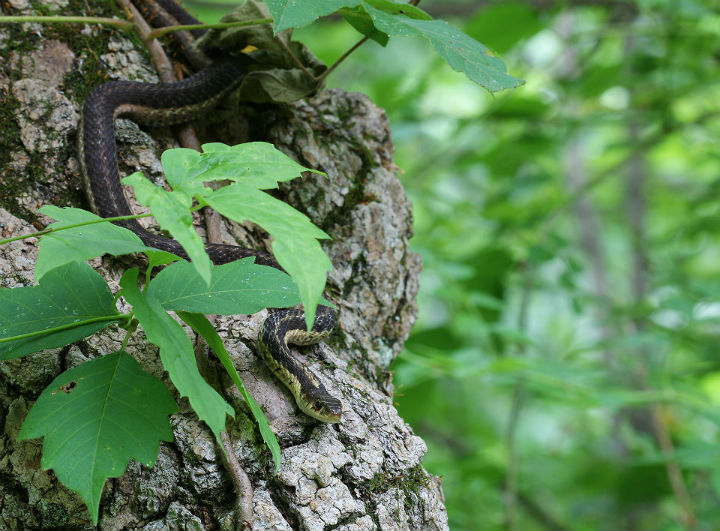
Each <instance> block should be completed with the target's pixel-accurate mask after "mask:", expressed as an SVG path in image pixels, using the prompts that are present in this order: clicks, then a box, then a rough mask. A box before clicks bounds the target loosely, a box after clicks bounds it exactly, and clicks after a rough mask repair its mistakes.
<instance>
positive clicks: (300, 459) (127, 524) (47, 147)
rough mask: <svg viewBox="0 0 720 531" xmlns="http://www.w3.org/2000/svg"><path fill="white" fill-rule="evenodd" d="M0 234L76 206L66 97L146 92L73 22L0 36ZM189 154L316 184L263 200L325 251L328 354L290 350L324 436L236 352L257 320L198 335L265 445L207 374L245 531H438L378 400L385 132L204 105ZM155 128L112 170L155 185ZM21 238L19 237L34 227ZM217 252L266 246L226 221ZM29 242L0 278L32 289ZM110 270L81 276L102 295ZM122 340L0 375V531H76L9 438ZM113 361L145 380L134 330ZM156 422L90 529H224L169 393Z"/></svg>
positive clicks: (315, 115)
mask: <svg viewBox="0 0 720 531" xmlns="http://www.w3.org/2000/svg"><path fill="white" fill-rule="evenodd" d="M40 5H41V6H42V8H43V11H42V12H43V14H48V13H53V14H63V15H69V14H77V15H102V16H112V15H118V13H117V12H116V10H115V8H114V6H113V5H112V4H106V3H101V2H95V3H91V6H90V11H88V7H87V4H86V3H85V2H84V1H79V0H47V1H45V2H33V3H32V4H30V3H29V2H27V1H25V0H13V1H11V2H10V3H9V4H5V7H3V8H0V9H1V10H2V12H3V13H4V14H31V13H34V14H37V12H33V9H37V8H38V7H40ZM0 65H1V66H2V69H1V70H0V107H2V109H1V111H2V112H1V113H0V146H1V147H0V228H2V237H7V236H8V235H15V234H19V233H23V232H25V233H27V232H32V231H34V230H36V227H39V226H42V225H45V224H46V223H47V222H48V220H47V219H43V218H42V216H39V215H38V214H36V210H37V208H38V207H40V206H42V205H44V204H55V205H58V206H76V207H81V208H88V205H87V202H86V200H85V198H84V192H83V190H82V179H81V177H80V174H79V166H78V163H77V159H76V153H75V128H76V125H77V120H78V117H79V115H78V112H79V109H80V104H81V102H82V99H83V98H84V97H85V95H86V94H87V93H88V92H89V90H90V89H91V88H92V87H93V86H96V85H97V84H99V83H101V82H103V81H104V80H105V79H106V78H111V79H114V78H117V79H134V80H141V81H155V80H156V77H155V74H154V73H153V71H152V69H151V67H150V66H149V65H148V64H147V62H146V60H145V59H144V55H143V51H142V50H141V49H140V48H138V47H137V45H136V44H135V41H134V40H132V39H129V38H127V37H125V36H124V35H120V34H118V33H114V32H112V31H110V30H109V29H105V28H99V27H95V26H93V27H91V26H85V27H83V26H80V25H75V26H72V27H71V26H68V25H65V26H48V25H42V26H40V25H37V24H25V25H22V26H19V25H18V26H0ZM198 130H199V134H200V137H201V139H202V140H203V141H223V142H226V143H231V144H232V143H238V142H242V141H247V140H249V139H252V140H264V141H269V142H272V143H274V144H275V145H276V146H277V147H278V148H279V149H281V150H283V151H285V152H286V153H288V154H289V155H291V156H292V157H294V158H295V159H297V160H298V161H299V162H300V163H302V164H305V165H307V166H311V167H313V168H317V169H320V170H322V171H324V172H326V173H327V174H328V178H327V179H326V178H323V177H320V176H317V175H314V174H313V175H310V176H308V177H305V178H304V179H302V180H297V182H292V183H288V184H286V185H284V186H283V187H282V188H281V189H280V191H279V192H278V195H279V196H280V197H282V198H283V199H285V200H287V201H288V202H289V203H290V204H292V205H293V206H295V207H296V208H298V209H299V210H301V211H303V212H305V213H307V214H308V216H310V218H311V219H312V220H313V222H314V223H315V224H317V225H318V226H319V227H321V228H322V229H324V230H325V231H326V232H327V233H328V234H329V235H330V236H331V237H332V240H329V241H326V242H324V248H325V250H326V251H327V253H328V254H329V256H330V258H331V260H332V261H333V265H334V269H333V271H332V272H331V273H330V276H329V286H328V290H329V294H330V296H331V297H332V298H333V299H334V300H335V301H337V304H338V307H339V326H338V328H337V330H336V331H335V333H334V334H333V336H332V337H331V338H330V340H329V341H328V342H327V343H323V344H322V345H319V346H316V347H310V348H306V349H304V350H303V351H302V352H301V353H300V356H303V357H304V358H306V359H307V363H308V365H309V366H310V367H311V369H312V370H313V371H315V372H316V374H318V375H319V376H320V377H321V378H322V379H323V380H324V382H325V383H326V386H327V387H329V388H330V389H331V392H333V394H335V395H336V396H338V397H341V398H342V399H343V402H344V404H345V408H346V412H345V413H344V415H343V421H342V423H340V424H337V425H330V424H322V423H318V422H316V421H314V420H312V419H310V418H308V417H306V416H305V415H303V414H302V413H301V412H299V411H298V410H297V408H296V406H295V404H294V401H293V399H292V396H291V395H290V394H289V392H287V391H286V389H285V388H284V387H283V386H282V384H280V382H278V381H277V380H276V379H275V378H274V377H273V376H272V374H271V373H270V371H269V370H267V369H266V368H265V366H264V365H263V364H262V362H261V361H260V360H259V358H258V356H257V355H256V353H255V346H254V341H255V339H256V337H257V332H258V327H259V325H260V323H261V322H262V319H263V317H264V315H263V314H262V313H261V314H258V315H255V316H238V317H220V318H218V320H217V327H218V329H219V331H220V333H221V335H222V336H223V337H224V339H225V341H226V345H227V347H228V350H229V352H230V354H231V356H232V357H233V359H234V362H235V365H236V367H237V368H238V370H239V371H240V374H241V376H242V377H243V380H244V381H245V384H246V386H247V387H248V389H249V391H250V392H251V393H252V394H253V395H254V397H255V398H256V400H257V401H258V403H259V404H260V405H261V407H262V408H263V409H264V411H265V413H266V415H267V416H268V418H269V420H270V423H271V426H272V428H273V430H274V431H275V433H276V434H277V436H278V439H279V441H280V444H281V446H282V448H283V465H282V467H281V469H280V471H279V472H278V473H277V474H276V473H275V472H274V470H273V466H272V460H271V458H270V456H269V453H268V452H267V450H266V449H265V448H264V445H263V443H262V439H261V438H260V435H259V433H258V431H257V429H256V428H255V426H254V424H253V422H252V420H251V416H250V413H249V411H248V408H247V407H246V405H245V403H244V402H243V400H242V398H241V397H240V395H239V393H238V392H237V391H236V390H235V389H233V386H232V383H231V382H230V381H229V379H228V378H225V377H223V375H222V373H221V372H220V371H219V372H218V374H219V375H220V376H219V385H220V386H221V387H222V389H223V390H224V394H225V396H226V398H227V399H228V400H229V401H230V402H231V404H232V405H233V406H234V408H235V410H236V412H237V415H236V419H235V420H232V419H228V424H227V426H228V432H229V435H230V438H231V441H232V445H233V447H234V450H235V453H236V455H237V456H238V459H239V461H240V463H241V464H242V465H243V467H244V468H245V470H246V471H247V472H248V474H249V476H250V479H251V481H252V483H253V487H254V496H253V505H254V518H255V522H254V527H253V528H254V529H256V530H263V529H268V530H269V529H308V530H317V531H322V530H330V529H333V530H346V531H350V530H357V531H361V530H373V529H377V530H390V529H393V530H395V529H397V530H402V529H413V530H414V529H417V530H434V529H438V530H442V529H447V516H446V513H445V508H444V505H443V501H442V492H441V490H440V486H439V481H438V480H437V478H435V477H433V476H431V475H430V474H428V473H427V472H426V471H425V470H424V469H423V468H422V465H421V462H422V458H423V455H424V453H425V451H426V446H425V444H424V442H423V441H422V440H421V439H420V438H419V437H417V436H415V435H414V434H413V432H412V430H411V429H410V427H409V426H408V425H407V424H405V422H403V420H402V419H401V418H400V417H399V416H398V414H397V411H396V410H395V408H394V407H393V403H392V395H393V386H392V375H391V372H390V371H389V367H390V364H391V363H392V361H393V360H394V358H395V356H396V355H397V354H398V353H399V352H400V350H401V349H402V346H403V342H404V340H405V339H406V337H407V335H408V334H409V332H410V329H411V327H412V325H413V322H414V320H415V314H416V306H415V295H416V293H417V288H418V281H417V279H418V274H419V271H420V268H421V264H420V259H419V257H418V256H417V255H415V254H413V253H411V252H410V251H409V249H408V239H409V238H410V236H411V223H412V218H411V209H410V204H409V202H408V200H407V198H406V197H405V194H404V191H403V189H402V186H401V185H400V182H399V181H398V179H397V177H396V175H395V167H394V165H393V162H392V152H393V146H392V141H391V138H390V133H389V129H388V124H387V119H386V117H385V114H384V113H383V111H382V110H381V109H378V108H377V107H375V106H374V105H373V104H372V103H371V102H370V101H369V100H368V99H367V98H366V97H365V96H363V95H361V94H349V93H345V92H343V91H339V90H333V91H326V92H322V93H320V94H319V95H317V96H315V97H314V98H312V99H309V100H307V101H303V102H299V103H297V104H295V105H290V106H284V107H276V106H263V107H246V108H240V109H237V108H236V109H233V110H229V109H219V110H218V111H217V112H216V113H214V115H213V116H211V117H209V120H208V122H206V123H203V124H200V125H199V126H198ZM175 145H176V144H175V141H174V139H173V136H172V132H171V131H168V130H152V131H144V130H141V129H140V128H139V127H137V126H136V125H135V124H133V123H131V122H127V121H120V122H119V123H118V151H119V153H120V160H121V171H123V172H124V173H130V172H132V171H136V170H142V171H143V172H144V173H145V175H146V176H147V177H149V178H151V179H153V180H154V181H156V182H157V183H158V184H161V180H162V173H161V168H160V164H159V154H160V152H161V151H162V150H164V149H167V148H169V147H174V146H175ZM33 225H34V226H35V227H33ZM222 234H223V238H224V240H225V242H226V243H238V242H239V243H241V244H243V245H250V246H254V247H256V248H259V249H266V248H267V246H268V243H269V242H268V237H267V235H266V234H265V233H264V232H263V231H261V230H259V229H257V228H254V227H249V226H245V225H238V224H232V223H227V224H225V225H224V226H223V228H222ZM36 253H37V250H36V248H35V246H34V243H33V242H28V241H25V242H21V243H17V244H15V245H11V246H5V247H3V248H0V268H1V271H2V273H1V276H0V285H2V286H5V287H16V286H20V285H28V284H30V283H31V282H32V278H33V273H32V267H33V263H34V259H35V257H36ZM130 264H131V261H130V260H129V259H122V260H110V259H102V260H101V259H98V260H95V261H94V262H93V265H94V266H96V267H98V268H100V269H102V272H103V274H105V276H106V278H108V279H109V280H110V284H111V286H113V287H116V283H117V280H118V279H119V276H120V274H121V272H122V269H123V266H129V265H130ZM123 334H124V331H122V330H117V329H109V331H104V332H103V333H101V334H98V335H96V336H93V337H91V338H89V339H88V340H86V341H83V342H81V343H77V344H73V345H70V346H68V347H65V348H62V349H58V350H52V351H43V352H40V353H37V354H34V355H30V356H26V357H24V358H21V359H18V360H12V361H8V362H2V363H0V528H3V529H6V528H15V529H22V528H63V529H70V528H91V527H92V524H91V523H90V521H89V513H88V512H87V510H86V509H85V507H84V505H83V504H82V502H81V500H80V498H79V497H78V496H76V495H75V494H74V493H73V492H71V491H69V490H67V489H66V488H65V487H63V486H62V485H61V484H59V483H58V481H57V479H56V478H55V476H54V475H53V473H52V472H45V471H43V470H41V468H40V458H41V442H40V441H29V442H18V441H17V440H16V437H17V433H18V431H19V429H20V426H21V425H22V421H23V419H24V418H25V415H26V414H27V411H28V410H29V408H31V407H32V404H33V402H34V400H35V399H36V398H37V396H38V394H39V393H40V392H41V391H42V390H43V389H44V387H45V386H46V385H47V384H48V383H50V381H52V379H53V378H54V377H55V376H56V375H57V374H59V373H60V372H61V371H63V370H65V369H67V368H70V367H73V366H75V365H78V364H80V363H82V362H83V361H86V360H88V359H92V358H94V357H97V356H101V355H104V354H108V353H110V352H113V351H116V350H117V349H118V348H119V346H120V344H121V341H122V337H123ZM128 351H129V352H130V353H131V354H132V355H133V356H135V358H136V359H138V360H139V361H140V362H141V364H142V365H143V366H144V368H145V369H146V370H148V371H149V372H151V373H152V374H154V375H156V376H158V377H162V378H163V379H164V381H165V382H166V383H168V385H169V386H170V387H171V389H173V391H174V388H172V385H171V384H170V383H169V381H168V380H167V377H166V376H164V375H163V370H162V367H161V366H160V364H159V359H158V356H157V349H156V348H155V347H154V346H152V345H149V344H147V343H146V341H145V337H144V335H143V334H142V333H141V332H139V333H137V334H136V335H135V336H133V338H132V339H131V341H130V345H129V347H128ZM179 404H180V412H179V413H178V414H176V415H174V416H173V418H172V425H173V431H174V437H175V440H174V441H173V442H172V443H169V444H162V445H161V448H160V455H159V458H158V461H157V463H156V465H155V467H154V468H152V469H148V468H144V467H142V466H140V465H139V464H137V463H135V462H131V463H130V465H129V468H128V470H127V472H126V473H125V474H124V475H123V476H121V477H120V478H117V479H114V480H109V481H108V483H107V484H106V487H105V490H104V494H103V499H102V503H101V513H100V514H101V517H100V523H99V528H101V529H167V528H170V529H177V528H182V529H186V528H187V529H238V528H239V527H240V524H239V522H238V521H237V516H238V515H237V507H236V505H235V504H236V496H235V494H234V492H233V486H232V483H231V482H230V480H229V477H228V474H227V472H226V469H225V467H224V465H223V462H222V459H221V452H220V450H219V448H218V447H217V445H216V444H215V442H214V439H213V437H212V434H211V432H210V431H209V430H208V429H207V427H206V426H205V425H204V424H202V423H201V422H200V421H198V419H197V417H196V416H195V415H194V413H193V412H192V411H191V410H190V409H189V405H188V404H187V401H186V400H181V401H180V402H179Z"/></svg>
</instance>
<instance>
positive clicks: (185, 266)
mask: <svg viewBox="0 0 720 531" xmlns="http://www.w3.org/2000/svg"><path fill="white" fill-rule="evenodd" d="M254 262H255V258H254V257H252V256H250V257H248V258H243V259H242V260H237V261H235V262H230V263H228V264H224V265H221V266H213V268H212V277H211V280H210V284H205V282H204V280H203V279H202V278H201V277H200V275H198V273H197V271H196V270H195V268H194V267H192V265H191V264H189V263H188V262H185V261H182V262H178V263H176V264H173V265H171V266H169V267H166V268H165V269H163V270H162V271H161V272H160V273H158V275H157V276H156V277H155V278H154V279H153V281H152V282H151V283H150V286H149V287H148V294H149V295H150V296H152V297H154V298H155V299H157V300H158V302H160V304H162V305H163V307H164V308H165V309H166V310H175V311H178V310H182V311H187V312H200V313H212V314H220V315H236V314H241V313H244V314H248V313H255V312H259V311H260V310H262V309H264V308H288V307H291V306H295V305H297V304H299V303H300V294H299V293H298V288H297V285H296V284H295V283H294V282H293V281H292V279H291V278H290V277H289V276H288V275H287V274H286V273H283V272H282V271H279V270H277V269H275V268H273V267H268V266H262V265H257V264H255V263H254Z"/></svg>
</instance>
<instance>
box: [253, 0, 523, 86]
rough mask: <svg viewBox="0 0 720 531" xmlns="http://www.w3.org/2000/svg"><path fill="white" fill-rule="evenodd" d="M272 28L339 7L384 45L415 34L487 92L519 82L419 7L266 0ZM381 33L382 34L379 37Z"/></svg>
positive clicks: (350, 0) (378, 0)
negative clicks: (272, 23) (388, 37)
mask: <svg viewBox="0 0 720 531" xmlns="http://www.w3.org/2000/svg"><path fill="white" fill-rule="evenodd" d="M267 4H268V7H269V9H270V12H271V13H272V16H273V19H274V23H275V32H279V31H282V30H283V29H286V28H294V27H301V26H305V25H307V24H309V23H311V22H313V21H314V20H316V19H317V18H318V17H321V16H325V15H329V14H331V13H334V12H335V11H339V12H340V13H341V14H342V15H343V16H344V17H345V19H346V20H347V21H348V22H349V23H350V24H352V26H353V27H354V28H356V29H357V30H358V31H359V32H361V33H362V34H364V35H366V36H368V37H370V38H372V39H374V40H376V41H378V42H380V43H381V44H384V43H385V42H386V41H387V37H386V36H390V37H393V36H399V37H401V36H408V35H418V36H422V37H425V38H426V39H427V40H429V41H430V43H431V44H432V46H433V48H435V50H436V51H437V52H438V53H439V54H440V55H441V56H442V58H443V59H445V61H447V62H448V64H449V65H450V66H451V67H452V68H453V69H455V70H457V71H459V72H464V73H465V74H466V75H467V76H468V77H469V78H470V79H471V80H473V81H474V82H476V83H479V84H480V85H482V86H483V87H485V88H486V89H488V90H489V91H491V92H496V91H499V90H504V89H508V88H512V87H517V86H518V85H521V84H522V83H523V82H522V80H520V79H517V78H515V77H513V76H511V75H509V74H508V73H507V70H506V68H505V64H504V63H503V62H502V61H501V60H500V59H498V58H497V57H493V56H492V55H490V52H489V51H488V49H487V48H486V47H485V46H483V45H482V44H480V43H479V42H478V41H476V40H474V39H473V38H471V37H469V36H468V35H466V34H465V33H463V32H462V31H460V30H459V29H457V28H455V27H453V26H451V25H449V24H448V23H447V22H445V21H443V20H431V19H430V17H429V16H428V15H427V13H425V12H424V11H422V10H421V9H419V8H417V7H415V6H412V5H410V4H407V3H400V2H392V1H390V0H364V1H363V0H345V1H342V0H308V1H306V2H296V1H295V0H267ZM382 34H385V35H386V36H385V37H384V36H383V35H382Z"/></svg>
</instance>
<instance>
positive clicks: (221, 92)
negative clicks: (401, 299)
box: [77, 0, 343, 423]
mask: <svg viewBox="0 0 720 531" xmlns="http://www.w3.org/2000/svg"><path fill="white" fill-rule="evenodd" d="M155 1H156V2H157V4H158V5H159V7H156V9H160V10H161V11H160V12H161V13H163V16H164V21H170V22H172V21H173V20H175V21H179V22H181V23H183V24H197V23H198V21H197V20H195V18H194V17H192V16H191V15H190V14H188V13H187V12H185V11H184V10H183V9H182V8H180V6H178V5H177V4H175V2H174V1H173V0H155ZM141 4H145V5H147V4H148V2H141ZM168 13H171V14H168ZM175 23H177V22H175ZM165 25H167V24H165ZM195 36H197V34H195ZM244 65H245V61H244V60H243V59H242V58H241V57H233V56H231V55H226V56H224V57H222V56H221V57H218V58H215V59H214V60H213V61H212V62H211V63H210V64H209V65H208V66H207V67H205V68H202V69H201V70H199V71H198V72H197V73H195V74H193V75H192V76H190V77H188V78H186V79H183V80H181V81H177V82H173V83H142V82H134V81H108V82H105V83H103V84H101V85H99V86H97V87H95V88H94V89H93V90H92V91H91V92H90V93H89V94H88V96H87V97H86V98H85V101H84V102H83V104H82V108H81V113H80V114H81V117H80V122H79V125H78V133H77V143H78V159H79V161H80V169H81V173H82V178H83V184H84V188H85V191H86V194H87V197H88V202H89V204H90V207H91V208H92V210H93V211H94V212H95V213H96V214H97V215H98V216H100V217H103V218H115V217H121V216H128V215H132V212H131V209H130V205H129V204H128V201H127V198H126V197H125V193H124V191H123V187H122V185H121V183H120V170H119V167H118V157H117V147H116V143H115V120H116V119H117V118H120V117H125V118H130V119H132V120H133V121H136V122H139V123H141V124H146V125H152V126H165V125H173V124H178V123H184V122H190V121H193V120H195V119H197V118H200V117H202V116H203V115H205V114H206V113H207V112H208V111H209V110H210V109H212V108H213V107H214V106H216V105H217V104H218V102H219V101H220V100H222V99H223V98H224V97H225V96H227V95H228V94H229V93H230V92H231V91H232V90H233V89H234V88H236V87H237V86H238V85H239V84H240V82H241V81H242V79H243V76H244V75H245V72H246V70H245V66H244ZM114 223H115V224H117V225H120V226H122V227H125V228H127V229H129V230H131V231H132V232H134V233H135V234H136V235H137V236H138V237H139V238H140V239H141V240H142V242H143V243H144V244H145V245H147V246H148V247H153V248H155V249H160V250H163V251H168V252H170V253H173V254H175V255H177V256H178V257H180V258H183V259H186V260H187V259H188V256H187V253H186V252H185V251H184V250H183V248H182V246H181V245H180V244H179V243H178V242H177V241H176V240H174V239H172V238H166V237H164V236H161V235H158V234H155V233H153V232H150V231H149V230H147V229H146V228H145V227H144V226H142V225H141V224H140V223H139V222H138V221H137V220H136V219H130V220H121V221H115V222H114ZM205 250H206V251H207V254H208V256H209V257H210V260H211V261H212V262H213V263H214V264H215V265H220V264H226V263H228V262H232V261H235V260H239V259H242V258H247V257H250V256H252V257H254V258H255V263H256V264H259V265H263V266H269V267H273V268H275V269H278V270H281V271H284V270H283V268H282V266H280V264H279V263H278V262H277V261H276V260H275V258H274V257H273V256H272V255H271V254H268V253H264V252H262V251H256V250H254V249H249V248H245V247H242V246H239V245H226V244H214V243H208V244H206V246H205ZM336 320H337V316H336V311H335V310H334V309H333V308H331V307H328V306H323V305H319V306H318V307H317V312H316V317H315V322H314V324H313V326H312V328H311V329H310V331H307V330H306V324H305V314H304V311H303V310H302V309H300V308H292V309H280V308H270V309H269V314H268V317H267V318H266V319H265V320H264V322H263V324H262V326H261V328H260V331H259V333H258V349H257V350H258V352H259V354H260V356H261V358H262V359H263V361H264V362H265V364H266V365H267V366H268V368H269V369H270V370H271V371H272V373H273V374H275V375H276V377H277V378H278V379H279V380H280V381H281V382H282V383H284V384H285V386H286V387H287V388H288V389H289V390H290V392H291V393H292V395H293V396H294V398H295V402H296V403H297V405H298V407H299V408H300V410H301V411H303V412H304V413H305V414H307V415H309V416H311V417H313V418H315V419H318V420H320V421H323V422H328V423H334V422H339V421H340V420H341V417H342V411H343V405H342V402H341V401H340V400H339V399H337V398H335V397H334V396H332V395H331V394H330V393H329V392H328V390H327V389H326V388H325V386H324V385H323V383H322V382H321V381H320V379H319V378H318V377H317V376H316V375H315V374H314V373H313V372H312V371H311V370H310V369H308V367H307V366H306V365H305V364H303V363H300V362H299V361H298V359H296V357H295V356H294V355H293V353H292V350H291V349H290V347H289V344H296V345H310V344H313V343H317V342H319V341H321V340H323V339H326V338H327V337H328V336H329V334H330V333H331V332H332V330H333V329H334V327H335V324H336Z"/></svg>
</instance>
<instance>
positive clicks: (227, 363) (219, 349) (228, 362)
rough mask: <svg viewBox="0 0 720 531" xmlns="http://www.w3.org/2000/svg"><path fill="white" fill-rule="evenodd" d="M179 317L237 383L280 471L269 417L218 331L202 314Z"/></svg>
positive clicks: (280, 457) (276, 445)
mask: <svg viewBox="0 0 720 531" xmlns="http://www.w3.org/2000/svg"><path fill="white" fill-rule="evenodd" d="M178 316H179V317H180V318H181V319H182V320H183V321H185V322H186V323H187V324H188V325H189V326H190V327H191V328H192V329H193V330H195V332H196V333H198V334H200V335H201V336H202V337H204V338H205V341H207V344H208V345H209V346H210V348H212V349H213V351H214V352H215V354H216V355H217V357H218V358H220V362H221V363H222V364H223V367H225V370H226V371H227V373H228V375H229V376H230V378H231V379H232V381H233V382H234V383H235V385H236V386H237V388H238V389H239V390H240V394H242V396H243V398H244V399H245V402H246V403H247V405H248V407H249V408H250V411H251V412H252V414H253V416H254V417H255V420H256V421H257V423H258V427H259V428H260V434H261V435H262V438H263V440H264V441H265V444H267V446H268V448H269V449H270V453H271V454H272V456H273V462H274V463H275V471H276V472H277V470H279V468H280V463H281V461H282V451H281V450H280V445H279V444H278V442H277V438H276V437H275V434H274V433H273V431H272V429H270V424H269V423H268V420H267V417H265V414H264V413H263V412H262V409H260V406H259V405H258V403H257V402H255V399H254V398H253V397H252V395H251V394H250V393H248V392H247V390H246V389H245V386H244V385H243V383H242V380H241V379H240V375H239V374H238V372H237V370H235V366H234V365H233V363H232V359H230V355H229V354H228V352H227V350H226V349H225V345H224V344H223V342H222V339H221V338H220V336H219V335H218V333H217V331H216V330H215V328H214V327H213V325H212V324H211V323H210V321H208V320H207V318H206V317H205V316H204V315H202V314H199V313H188V312H179V313H178Z"/></svg>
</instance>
